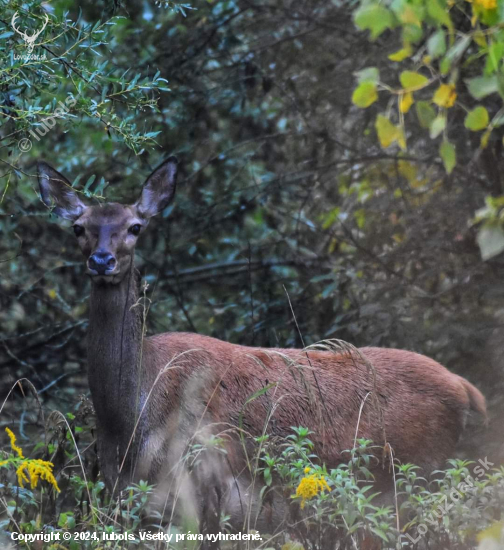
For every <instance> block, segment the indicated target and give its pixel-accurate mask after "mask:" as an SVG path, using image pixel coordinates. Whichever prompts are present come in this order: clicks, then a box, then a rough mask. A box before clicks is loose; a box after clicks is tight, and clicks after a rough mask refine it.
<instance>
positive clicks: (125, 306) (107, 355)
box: [88, 265, 143, 436]
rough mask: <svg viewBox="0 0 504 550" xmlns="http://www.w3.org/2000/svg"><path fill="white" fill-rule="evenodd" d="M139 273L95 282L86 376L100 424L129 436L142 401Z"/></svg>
mask: <svg viewBox="0 0 504 550" xmlns="http://www.w3.org/2000/svg"><path fill="white" fill-rule="evenodd" d="M139 283H140V275H139V273H138V272H137V271H136V270H135V268H134V267H133V265H132V267H131V270H130V272H129V273H128V275H126V276H125V277H124V279H123V280H122V281H121V282H120V283H118V284H115V285H110V284H102V285H100V284H93V285H92V290H91V301H90V311H89V333H88V375H89V385H90V389H91V395H92V397H93V403H94V407H95V410H96V414H97V417H98V422H99V425H100V426H101V429H102V430H104V431H105V432H110V433H111V434H117V433H119V432H120V433H125V434H126V435H127V436H129V435H131V433H132V432H133V428H134V426H135V423H136V421H137V419H138V416H139V413H140V409H141V401H142V379H141V378H142V377H141V363H142V336H143V329H142V308H141V307H140V306H139V305H138V298H139V286H140V285H139Z"/></svg>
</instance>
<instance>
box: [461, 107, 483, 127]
mask: <svg viewBox="0 0 504 550" xmlns="http://www.w3.org/2000/svg"><path fill="white" fill-rule="evenodd" d="M488 121H489V116H488V111H487V110H486V109H485V107H483V106H482V105H479V106H478V107H475V108H474V109H473V110H472V111H471V112H470V113H468V115H467V116H466V118H465V120H464V126H465V127H466V128H467V129H468V130H472V131H473V132H478V131H479V130H484V129H485V128H486V127H487V126H488Z"/></svg>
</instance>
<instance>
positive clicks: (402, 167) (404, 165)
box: [397, 160, 417, 183]
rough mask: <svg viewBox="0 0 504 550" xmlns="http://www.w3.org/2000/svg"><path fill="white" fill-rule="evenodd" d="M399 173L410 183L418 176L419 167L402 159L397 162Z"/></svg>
mask: <svg viewBox="0 0 504 550" xmlns="http://www.w3.org/2000/svg"><path fill="white" fill-rule="evenodd" d="M397 168H398V171H399V174H401V176H403V177H404V178H406V179H407V180H408V182H409V183H411V182H413V181H414V180H416V178H417V167H416V166H415V165H414V164H413V163H411V162H408V161H407V160H400V161H399V162H398V163H397Z"/></svg>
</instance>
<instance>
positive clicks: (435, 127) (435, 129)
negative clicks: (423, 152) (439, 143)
mask: <svg viewBox="0 0 504 550" xmlns="http://www.w3.org/2000/svg"><path fill="white" fill-rule="evenodd" d="M445 128H446V118H445V117H444V116H441V115H438V116H437V117H436V118H435V119H434V120H433V121H432V124H431V126H430V137H431V139H436V138H437V137H438V136H439V134H440V133H441V132H442V131H443V130H444V129H445Z"/></svg>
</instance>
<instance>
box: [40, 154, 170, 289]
mask: <svg viewBox="0 0 504 550" xmlns="http://www.w3.org/2000/svg"><path fill="white" fill-rule="evenodd" d="M177 165H178V161H177V159H176V158H175V157H170V158H169V159H168V160H166V161H165V162H163V164H161V166H159V168H157V169H156V170H154V172H152V174H151V175H150V176H149V177H148V178H147V180H146V181H145V183H144V186H143V188H142V193H141V195H140V198H139V199H138V200H137V201H136V202H135V203H134V204H131V205H123V204H118V203H107V204H102V205H90V204H88V203H87V202H86V201H85V200H84V199H83V198H82V196H81V194H79V193H78V192H77V191H76V190H75V189H73V188H72V185H71V183H70V182H69V181H68V180H67V179H66V178H65V176H63V175H62V174H60V173H59V172H57V171H56V170H55V169H54V168H52V167H51V166H49V165H48V164H46V163H45V162H39V163H38V166H37V168H38V180H39V186H40V194H41V197H42V201H43V202H44V203H45V205H46V206H48V207H49V208H51V209H52V211H53V212H54V213H55V214H57V215H58V216H61V217H62V218H66V219H68V220H71V221H72V222H73V230H74V233H75V236H76V237H77V240H78V243H79V246H80V249H81V251H82V253H83V254H84V256H85V257H86V258H87V261H86V266H87V273H88V274H89V275H90V276H91V278H92V280H93V282H94V283H98V284H117V283H119V282H120V281H122V280H123V279H124V277H125V275H126V274H127V273H129V271H130V270H131V267H132V265H133V256H134V250H135V245H136V243H137V239H138V236H139V235H140V234H141V233H142V232H143V231H144V230H145V228H146V227H147V224H148V223H149V219H150V218H151V217H152V216H155V215H156V214H158V213H159V212H161V210H163V209H164V208H165V207H166V206H168V204H169V203H170V201H171V200H172V199H173V196H174V195H175V188H176V180H177Z"/></svg>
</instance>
